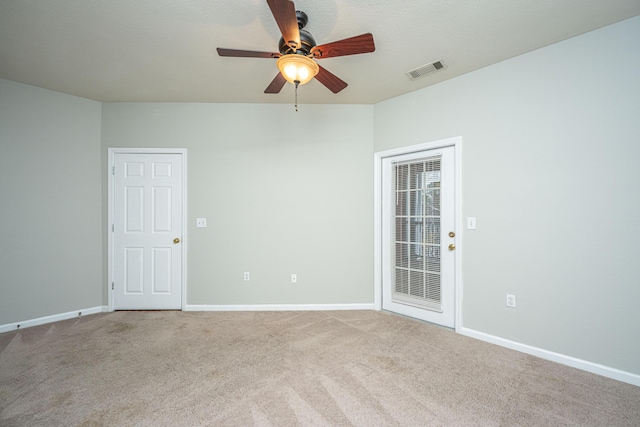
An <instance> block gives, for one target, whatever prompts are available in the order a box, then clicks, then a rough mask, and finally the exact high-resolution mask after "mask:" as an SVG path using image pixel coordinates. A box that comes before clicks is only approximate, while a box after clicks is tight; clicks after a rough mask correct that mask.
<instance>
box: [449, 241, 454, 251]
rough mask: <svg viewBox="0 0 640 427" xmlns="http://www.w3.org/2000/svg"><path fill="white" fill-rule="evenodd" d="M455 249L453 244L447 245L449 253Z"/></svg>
mask: <svg viewBox="0 0 640 427" xmlns="http://www.w3.org/2000/svg"><path fill="white" fill-rule="evenodd" d="M455 249H456V245H454V244H453V243H452V244H450V245H449V250H450V251H454V250H455Z"/></svg>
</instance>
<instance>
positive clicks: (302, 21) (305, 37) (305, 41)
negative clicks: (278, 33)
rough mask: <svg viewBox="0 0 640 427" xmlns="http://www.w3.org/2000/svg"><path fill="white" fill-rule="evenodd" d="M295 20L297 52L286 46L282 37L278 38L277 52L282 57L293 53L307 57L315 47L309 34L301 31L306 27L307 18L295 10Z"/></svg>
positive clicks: (301, 12) (313, 40)
mask: <svg viewBox="0 0 640 427" xmlns="http://www.w3.org/2000/svg"><path fill="white" fill-rule="evenodd" d="M296 19H297V20H298V29H299V30H300V46H298V49H297V50H294V49H292V48H291V47H290V46H289V45H287V43H286V42H285V41H284V38H283V37H280V42H279V43H278V50H279V51H280V53H281V54H283V55H288V54H291V53H295V54H299V55H306V56H308V55H310V54H311V49H312V48H314V47H315V46H316V41H315V39H314V38H313V36H312V35H311V33H310V32H308V31H306V30H303V28H304V27H305V26H306V25H307V22H309V17H308V16H307V14H306V13H304V12H303V11H301V10H296Z"/></svg>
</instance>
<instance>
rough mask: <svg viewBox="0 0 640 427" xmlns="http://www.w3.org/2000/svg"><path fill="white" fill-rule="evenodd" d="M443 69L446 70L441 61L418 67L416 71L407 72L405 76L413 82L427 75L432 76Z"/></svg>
mask: <svg viewBox="0 0 640 427" xmlns="http://www.w3.org/2000/svg"><path fill="white" fill-rule="evenodd" d="M444 68H446V66H445V65H444V64H443V63H442V61H441V60H438V61H435V62H432V63H430V64H426V65H423V66H421V67H418V68H416V69H413V70H409V71H407V76H409V78H410V79H411V80H415V79H418V78H420V77H423V76H426V75H428V74H433V73H435V72H436V71H439V70H442V69H444Z"/></svg>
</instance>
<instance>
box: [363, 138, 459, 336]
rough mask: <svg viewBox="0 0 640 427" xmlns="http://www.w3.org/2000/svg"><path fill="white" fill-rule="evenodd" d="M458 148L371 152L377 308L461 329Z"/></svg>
mask: <svg viewBox="0 0 640 427" xmlns="http://www.w3.org/2000/svg"><path fill="white" fill-rule="evenodd" d="M460 151H461V138H451V139H447V140H442V141H436V142H434V143H429V144H421V145H417V146H411V147H404V148H401V149H395V150H389V151H385V152H381V153H376V155H375V162H376V165H375V175H376V197H375V199H376V200H375V203H376V217H375V223H376V231H375V233H376V236H375V246H376V248H375V251H376V293H375V297H376V307H377V308H378V309H384V310H389V311H393V312H396V313H399V314H403V315H407V316H410V317H414V318H417V319H421V320H425V321H428V322H432V323H436V324H440V325H443V326H446V327H451V328H453V327H456V328H458V327H459V326H460V325H461V315H460V301H461V268H460V250H461V242H462V226H461V224H460V212H459V211H460V175H461V174H460V163H461V162H460V160H461V156H460ZM452 236H453V237H452ZM450 245H454V246H450Z"/></svg>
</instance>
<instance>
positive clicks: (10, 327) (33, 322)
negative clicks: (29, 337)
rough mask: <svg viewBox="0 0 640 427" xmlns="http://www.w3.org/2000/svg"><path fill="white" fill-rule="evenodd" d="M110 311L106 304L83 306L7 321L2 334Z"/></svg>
mask: <svg viewBox="0 0 640 427" xmlns="http://www.w3.org/2000/svg"><path fill="white" fill-rule="evenodd" d="M106 311H108V308H107V306H106V305H102V306H98V307H91V308H83V309H80V310H74V311H68V312H66V313H60V314H53V315H51V316H44V317H38V318H37V319H30V320H24V321H22V322H15V323H7V324H6V325H0V334H1V333H4V332H10V331H15V330H16V329H24V328H30V327H32V326H38V325H44V324H46V323H53V322H58V321H60V320H67V319H72V318H74V317H79V316H86V315H88V314H96V313H104V312H106Z"/></svg>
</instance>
